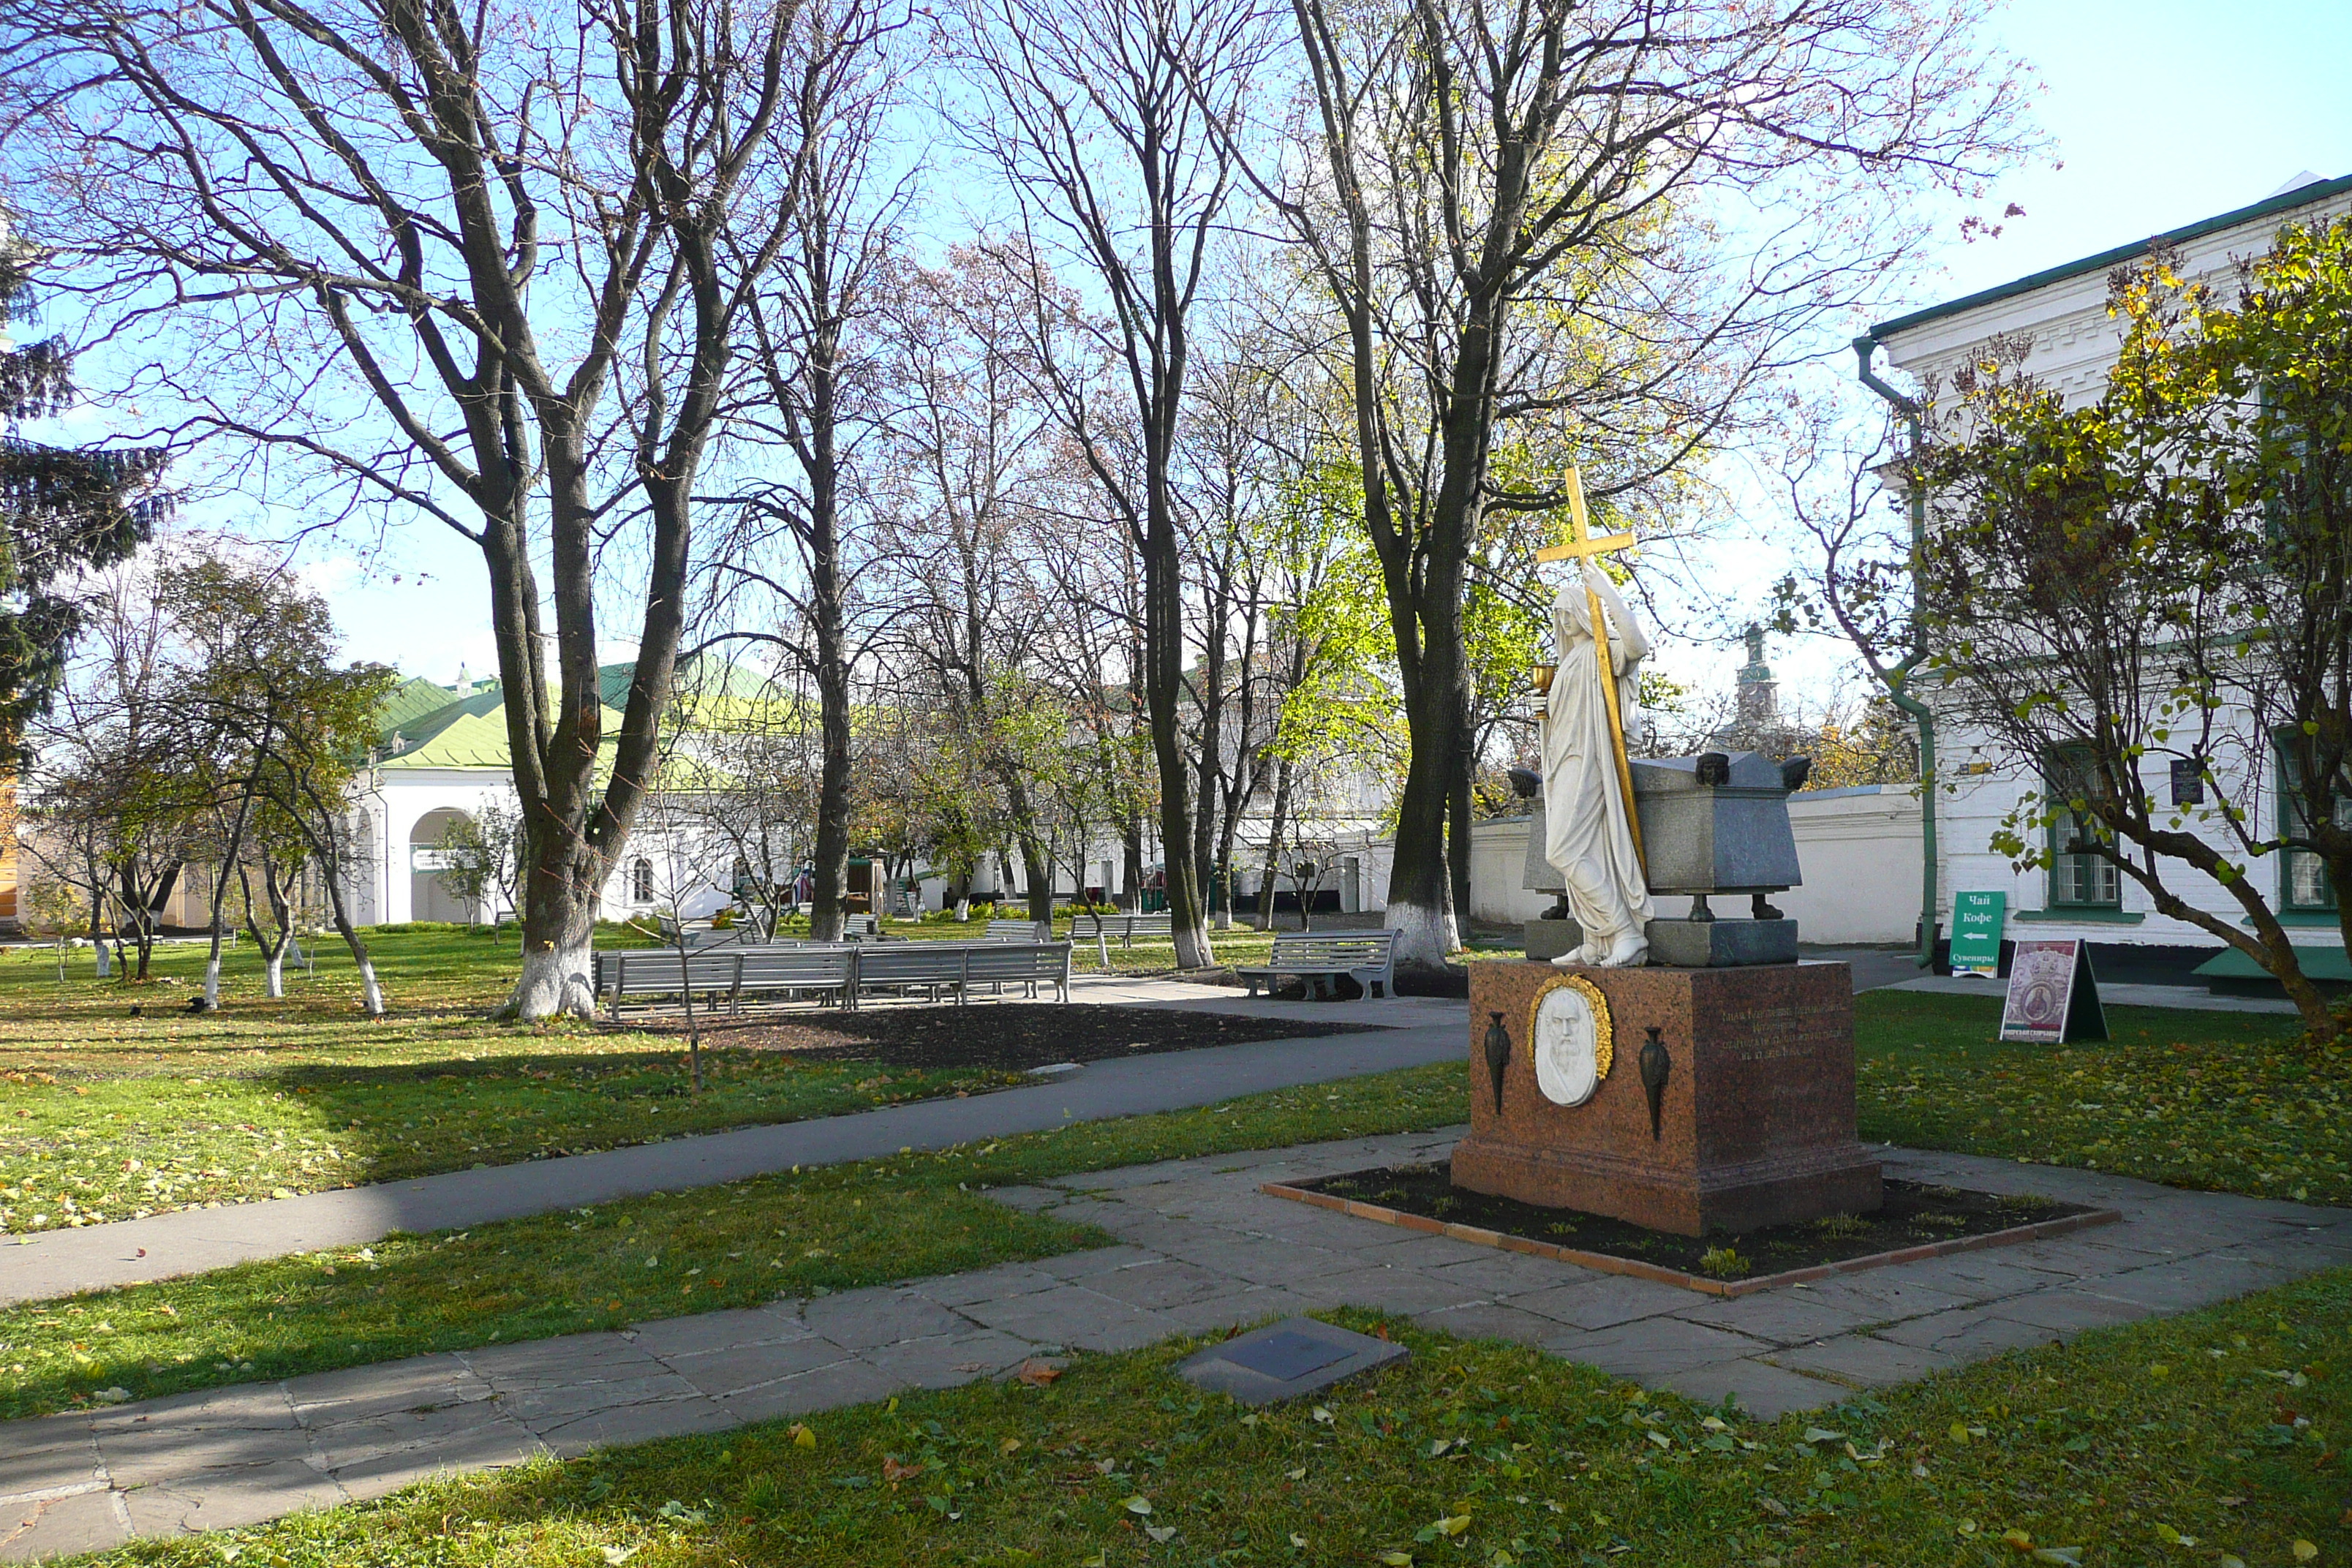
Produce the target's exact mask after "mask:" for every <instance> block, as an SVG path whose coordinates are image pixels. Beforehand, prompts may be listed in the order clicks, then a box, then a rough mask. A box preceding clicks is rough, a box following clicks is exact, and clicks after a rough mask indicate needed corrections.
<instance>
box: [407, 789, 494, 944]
mask: <svg viewBox="0 0 2352 1568" xmlns="http://www.w3.org/2000/svg"><path fill="white" fill-rule="evenodd" d="M471 820H473V819H472V817H470V816H468V815H467V813H465V812H462V811H459V810H458V809H457V807H456V806H454V805H445V806H442V807H441V808H440V809H438V810H436V811H428V812H426V813H425V815H424V816H420V817H418V818H417V819H416V823H415V826H413V827H411V828H410V829H409V830H408V918H409V919H410V920H413V921H450V922H452V923H454V924H458V925H464V924H466V923H467V922H468V921H471V920H472V919H474V918H475V917H476V914H477V911H475V910H468V909H467V907H466V906H465V904H464V903H463V902H462V901H461V900H459V899H458V897H457V894H455V893H453V892H451V891H450V890H449V889H448V888H447V886H446V884H444V883H443V881H442V879H441V870H442V868H443V866H444V865H446V860H445V859H444V858H443V854H442V849H441V836H442V835H443V834H444V833H446V832H447V831H448V830H449V825H450V824H451V823H453V822H470V821H471Z"/></svg>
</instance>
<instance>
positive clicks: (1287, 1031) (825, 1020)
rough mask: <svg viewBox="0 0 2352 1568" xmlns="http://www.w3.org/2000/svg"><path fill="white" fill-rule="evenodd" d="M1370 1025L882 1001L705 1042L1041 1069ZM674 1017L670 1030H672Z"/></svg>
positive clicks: (903, 1061) (933, 1064) (716, 1032)
mask: <svg viewBox="0 0 2352 1568" xmlns="http://www.w3.org/2000/svg"><path fill="white" fill-rule="evenodd" d="M1367 1027H1369V1026H1367V1025H1361V1024H1307V1023H1297V1022H1294V1021H1292V1020H1289V1019H1286V1018H1243V1017H1234V1016H1226V1015H1223V1014H1217V1013H1191V1012H1175V1011H1171V1010H1167V1009H1162V1008H1158V1007H1087V1006H1072V1005H1069V1004H1067V1003H1063V1002H989V1003H980V1004H976V1005H972V1006H969V1007H957V1006H952V1005H950V1006H939V1007H877V1008H875V1009H873V1010H872V1011H870V1012H857V1013H814V1014H798V1015H795V1016H792V1017H790V1018H766V1019H760V1020H757V1021H750V1022H742V1023H738V1022H734V1021H732V1020H721V1021H715V1022H714V1023H713V1025H712V1026H710V1027H709V1028H708V1029H707V1030H706V1031H705V1032H704V1035H703V1039H704V1041H705V1042H706V1043H708V1044H709V1045H712V1046H717V1047H731V1048H735V1049H743V1050H759V1051H790V1052H792V1053H793V1055H794V1056H795V1057H803V1058H807V1059H809V1060H811V1061H861V1062H879V1063H881V1064H883V1065H884V1066H886V1067H899V1068H1037V1067H1045V1066H1048V1065H1050V1064H1052V1063H1055V1062H1099V1061H1108V1060H1111V1059H1112V1058H1118V1057H1141V1056H1152V1055H1156V1054H1157V1053H1159V1052H1161V1051H1192V1050H1199V1049H1201V1048H1202V1047H1204V1046H1234V1045H1241V1044H1244V1043H1246V1042H1248V1041H1251V1040H1291V1039H1299V1038H1302V1037H1312V1036H1321V1035H1352V1034H1358V1033H1360V1032H1362V1030H1364V1029H1365V1028H1367ZM676 1028H677V1025H676V1023H675V1021H671V1022H669V1023H668V1024H667V1026H666V1029H667V1031H668V1032H675V1030H676Z"/></svg>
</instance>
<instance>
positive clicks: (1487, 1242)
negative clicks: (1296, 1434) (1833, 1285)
mask: <svg viewBox="0 0 2352 1568" xmlns="http://www.w3.org/2000/svg"><path fill="white" fill-rule="evenodd" d="M1257 1190H1258V1191H1259V1192H1261V1193H1264V1194H1265V1195H1266V1196H1268V1197H1271V1198H1288V1199H1290V1200H1291V1201H1292V1202H1294V1203H1302V1204H1307V1205H1311V1206H1313V1207H1315V1208H1318V1209H1332V1210H1335V1211H1337V1212H1338V1213H1340V1214H1344V1215H1350V1216H1352V1217H1354V1218H1356V1219H1369V1220H1373V1221H1376V1222H1377V1223H1379V1224H1381V1225H1392V1226H1397V1227H1398V1228H1399V1229H1402V1230H1418V1231H1423V1232H1426V1233H1427V1234H1429V1235H1432V1236H1446V1237H1453V1238H1454V1240H1456V1241H1467V1242H1471V1243H1474V1244H1475V1245H1477V1246H1480V1247H1496V1248H1498V1249H1500V1250H1502V1251H1504V1252H1521V1253H1525V1254H1527V1255H1528V1257H1530V1258H1553V1259H1556V1260H1557V1261H1559V1262H1561V1263H1574V1264H1579V1265H1581V1266H1582V1267H1584V1268H1591V1269H1594V1270H1597V1271H1598V1272H1601V1273H1603V1274H1623V1275H1627V1276H1630V1277H1631V1278H1633V1279H1652V1280H1655V1281H1657V1282H1658V1283H1659V1284H1661V1285H1679V1286H1681V1287H1682V1288H1683V1289H1685V1290H1696V1291H1697V1292H1699V1293H1700V1294H1701V1295H1704V1296H1748V1295H1753V1294H1754V1293H1755V1292H1757V1291H1759V1290H1771V1289H1778V1288H1780V1287H1781V1286H1786V1285H1804V1284H1809V1283H1811V1281H1813V1280H1815V1279H1830V1278H1832V1276H1835V1275H1839V1274H1853V1273H1858V1272H1860V1271H1861V1270H1863V1269H1865V1268H1885V1267H1886V1266H1887V1265H1889V1264H1894V1263H1917V1262H1920V1261H1922V1260H1924V1259H1926V1258H1948V1257H1949V1256H1951V1255H1952V1254H1953V1253H1956V1252H1977V1251H1981V1250H1982V1249H1984V1248H1986V1247H2015V1246H2017V1245H2019V1244H2020V1243H2021V1242H2028V1241H2041V1240H2044V1239H2046V1238H2047V1237H2053V1236H2064V1235H2066V1234H2067V1233H2068V1232H2070V1231H2076V1230H2086V1229H2088V1228H2090V1227H2091V1226H2101V1225H2115V1224H2117V1223H2118V1222H2120V1221H2121V1220H2122V1219H2123V1217H2124V1216H2123V1215H2122V1213H2121V1211H2119V1210H2116V1209H2105V1208H2103V1209H2092V1210H2090V1211H2089V1212H2088V1213H2085V1214H2076V1215H2065V1216H2063V1218H2059V1219H2044V1220H2036V1221H2034V1222H2033V1223H2032V1225H2017V1226H2010V1227H2009V1228H2008V1229H2007V1230H1990V1231H1987V1232H1985V1233H1984V1234H1983V1235H1981V1236H1962V1237H1951V1238H1949V1239H1948V1240H1944V1241H1927V1242H1922V1243H1920V1244H1919V1245H1918V1246H1916V1247H1898V1248H1896V1249H1895V1250H1894V1251H1892V1252H1872V1253H1865V1254H1864V1255H1863V1256H1862V1257H1860V1258H1841V1259H1840V1260H1838V1261H1837V1262H1835V1263H1816V1264H1812V1265H1811V1266H1809V1267H1807V1268H1790V1269H1786V1270H1784V1271H1782V1272H1781V1273H1779V1274H1765V1275H1760V1276H1758V1277H1756V1278H1754V1279H1708V1278H1707V1277H1706V1276H1705V1275H1703V1274H1685V1272H1683V1271H1682V1270H1681V1269H1679V1268H1665V1267H1664V1265H1661V1264H1656V1263H1643V1262H1642V1261H1641V1260H1639V1259H1638V1258H1619V1257H1616V1256H1615V1255H1614V1254H1612V1253H1607V1252H1587V1251H1585V1250H1583V1249H1582V1248H1580V1247H1562V1246H1560V1245H1559V1243H1557V1242H1550V1241H1537V1240H1534V1239H1532V1238H1530V1237H1524V1236H1509V1235H1506V1234H1505V1233H1504V1232H1502V1231H1499V1230H1488V1229H1486V1227H1485V1226H1475V1225H1455V1224H1452V1223H1449V1222H1447V1221H1445V1220H1437V1219H1431V1218H1430V1217H1428V1216H1427V1215H1417V1214H1407V1213H1406V1212H1404V1211H1403V1210H1402V1209H1392V1208H1386V1207H1383V1206H1382V1205H1379V1204H1368V1203H1364V1202H1362V1201H1361V1200H1360V1199H1357V1198H1342V1197H1335V1196H1333V1195H1332V1194H1329V1193H1318V1192H1314V1191H1311V1190H1309V1189H1307V1188H1306V1187H1294V1186H1291V1185H1289V1184H1286V1183H1283V1182H1265V1183H1262V1184H1260V1185H1259V1187H1258V1189H1257Z"/></svg>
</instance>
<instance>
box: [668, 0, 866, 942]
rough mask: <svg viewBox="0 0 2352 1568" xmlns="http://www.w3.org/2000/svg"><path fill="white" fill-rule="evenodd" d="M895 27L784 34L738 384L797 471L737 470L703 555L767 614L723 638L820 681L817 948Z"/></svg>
mask: <svg viewBox="0 0 2352 1568" xmlns="http://www.w3.org/2000/svg"><path fill="white" fill-rule="evenodd" d="M904 25H905V22H904V18H903V16H898V17H896V18H894V17H893V16H892V15H891V14H890V8H889V6H888V5H884V4H877V3H873V0H805V3H804V4H803V9H802V13H801V16H800V18H799V20H798V23H797V25H796V26H794V28H793V42H792V53H791V56H790V67H791V70H792V74H793V84H794V85H793V92H792V95H791V99H790V102H789V106H788V109H787V110H786V112H787V115H788V118H789V120H790V122H791V124H792V127H793V140H794V142H795V144H796V145H797V147H798V148H799V155H798V156H797V157H796V158H795V160H794V161H793V166H792V170H791V174H790V190H791V192H792V211H793V222H792V227H791V237H790V242H789V243H788V244H787V245H786V247H784V252H783V255H782V258H781V259H780V260H779V263H778V264H777V266H776V267H775V268H774V269H773V271H772V276H771V279H770V282H769V284H768V286H767V287H766V288H764V289H759V290H757V291H755V292H754V293H753V294H752V296H751V301H750V310H749V315H748V318H747V319H748V321H749V324H750V334H749V343H750V347H751V353H750V354H749V355H748V356H747V361H746V384H745V385H744V386H743V387H742V389H741V390H740V393H739V396H740V397H741V398H742V399H743V401H744V404H745V409H744V414H743V417H742V419H741V421H740V426H741V430H742V434H743V437H744V438H745V439H746V440H747V441H748V442H752V443H756V444H757V447H759V448H764V449H765V450H768V451H775V452H781V453H785V454H789V457H790V461H791V465H792V468H793V474H792V475H791V476H790V477H784V478H780V477H774V476H770V475H767V474H765V473H757V474H754V475H752V476H751V477H750V478H748V479H747V481H746V483H745V484H744V486H743V487H742V490H743V493H742V495H741V498H740V504H738V505H737V506H736V507H735V508H734V512H733V523H732V526H731V527H730V530H729V532H728V534H727V537H726V539H725V541H724V542H723V543H722V545H721V547H720V548H719V550H718V551H717V552H714V556H713V560H712V562H711V571H712V573H713V574H714V579H715V581H714V584H713V585H714V588H715V590H716V594H717V599H718V603H719V605H721V606H729V607H733V608H735V609H737V610H738V611H739V612H740V610H742V609H745V608H749V607H751V605H754V604H758V605H761V608H763V609H764V610H765V611H766V614H765V615H764V616H761V620H762V622H763V623H764V624H763V626H762V627H761V628H757V629H751V630H743V631H736V632H731V633H728V634H723V635H724V636H727V637H738V638H744V639H749V640H754V641H760V642H764V643H768V644H770V645H772V646H774V647H778V648H780V649H782V650H783V651H784V652H786V653H787V654H788V655H790V656H791V657H792V658H794V659H796V660H798V661H800V662H801V663H802V664H803V666H804V667H805V668H806V669H807V672H808V674H809V676H810V678H811V679H813V680H814V683H815V686H816V692H817V709H818V721H819V730H818V732H819V737H820V740H821V742H822V746H823V751H822V753H821V766H820V769H819V775H818V789H817V800H816V834H815V843H814V848H813V851H812V854H811V857H810V862H809V864H810V872H811V879H812V880H813V882H814V904H813V907H812V909H811V910H810V927H809V929H810V931H811V933H812V934H814V936H816V937H817V938H819V939H820V940H823V941H833V940H835V939H837V938H839V936H840V935H841V931H842V921H843V917H844V915H845V913H846V912H847V907H848V906H847V904H846V901H845V900H846V899H847V896H848V891H849V848H850V845H849V833H850V814H851V787H852V779H851V763H852V758H851V743H852V723H851V711H850V673H851V668H852V667H853V665H854V664H855V663H856V659H857V658H858V656H859V654H860V652H861V649H860V648H858V647H855V646H853V645H854V643H855V641H856V635H857V634H856V628H855V627H853V626H852V625H851V616H852V613H853V604H854V600H855V595H856V581H857V578H858V575H859V573H860V569H861V562H860V560H859V557H858V554H857V552H856V550H855V549H854V542H852V541H850V540H848V539H846V538H845V532H846V531H848V530H849V529H850V528H851V526H852V524H853V521H854V519H855V517H856V505H857V501H858V496H857V494H856V489H857V487H858V484H859V482H860V481H859V476H858V474H857V471H856V447H857V446H858V445H859V444H860V443H861V442H862V441H863V440H865V439H866V438H867V437H871V436H872V434H873V433H874V432H875V430H876V428H877V426H878V425H879V423H880V421H881V419H882V417H883V416H885V415H886V414H887V409H886V408H885V407H884V405H883V393H882V389H881V388H880V387H879V386H877V384H876V377H875V374H874V370H875V363H876V355H877V349H876V346H875V342H876V334H875V332H874V331H873V328H872V321H871V318H872V317H873V316H874V315H875V313H876V311H877V299H876V296H877V293H878V292H879V291H880V290H881V289H884V288H885V287H886V286H887V283H888V281H889V276H890V267H891V263H892V261H893V259H894V258H895V255H896V252H897V250H898V243H899V237H898V229H899V226H900V224H901V222H902V220H903V218H904V216H905V212H906V208H907V205H908V200H909V198H910V195H911V193H912V189H913V185H912V179H913V176H912V174H909V173H906V172H900V173H899V174H897V175H896V176H895V177H894V176H893V174H892V173H891V171H890V170H889V169H887V167H886V166H885V164H884V158H885V154H886V153H887V152H888V151H889V150H890V148H891V146H892V142H890V141H889V139H888V138H887V137H885V135H884V134H883V129H884V126H885V124H886V122H887V121H888V120H889V118H890V116H891V115H892V114H893V113H895V112H898V110H900V108H901V107H902V106H901V104H900V102H899V75H900V72H899V68H898V64H897V62H896V60H895V59H894V58H892V57H891V55H890V52H889V51H890V47H891V40H892V38H893V37H894V35H896V34H897V33H898V31H899V29H900V28H901V27H903V26H904ZM780 541H781V542H784V544H785V548H784V549H783V550H782V552H778V551H777V550H776V548H775V546H776V545H777V543H778V542H780ZM780 553H781V556H782V559H778V556H779V554H780ZM754 590H756V591H757V594H756V597H754V596H753V595H752V593H751V591H754ZM779 608H781V609H782V611H783V612H784V613H782V614H781V615H779V614H777V613H776V612H777V610H778V609H779Z"/></svg>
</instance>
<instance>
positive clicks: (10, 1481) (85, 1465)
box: [0, 1421, 100, 1537]
mask: <svg viewBox="0 0 2352 1568" xmlns="http://www.w3.org/2000/svg"><path fill="white" fill-rule="evenodd" d="M30 1425H31V1423H29V1422H27V1423H26V1426H30ZM10 1436H16V1433H14V1432H12V1433H10ZM25 1436H28V1437H30V1436H33V1434H31V1433H26V1434H25ZM45 1436H46V1438H47V1440H45V1441H41V1442H38V1443H26V1444H24V1445H22V1446H21V1447H19V1446H14V1445H12V1446H10V1447H7V1448H6V1449H5V1450H0V1498H7V1497H16V1496H20V1495H22V1494H23V1493H26V1492H47V1491H62V1490H63V1489H66V1488H68V1487H79V1486H87V1485H89V1484H90V1483H92V1482H95V1481H97V1480H98V1479H100V1476H99V1469H98V1444H97V1442H96V1441H95V1440H94V1439H93V1438H92V1437H91V1436H90V1435H89V1423H88V1422H87V1421H77V1422H74V1423H73V1424H72V1425H70V1426H68V1425H62V1424H61V1425H59V1426H58V1427H57V1428H56V1429H55V1430H53V1431H52V1432H50V1433H48V1434H46V1435H45ZM0 1522H4V1521H0ZM6 1534H7V1531H6V1530H5V1528H0V1537H5V1535H6Z"/></svg>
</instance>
